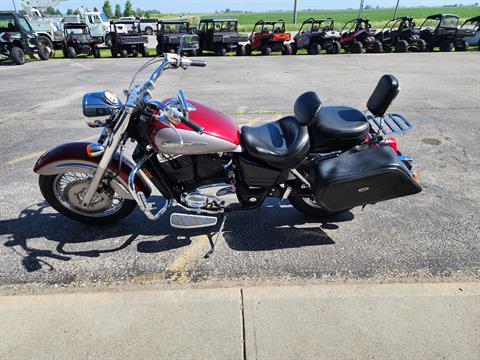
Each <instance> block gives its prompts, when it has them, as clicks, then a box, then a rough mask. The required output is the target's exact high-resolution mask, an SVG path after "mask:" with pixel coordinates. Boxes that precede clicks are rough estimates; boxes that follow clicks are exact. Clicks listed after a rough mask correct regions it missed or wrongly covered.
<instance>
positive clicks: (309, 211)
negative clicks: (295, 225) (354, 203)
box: [288, 193, 350, 218]
mask: <svg viewBox="0 0 480 360" xmlns="http://www.w3.org/2000/svg"><path fill="white" fill-rule="evenodd" d="M288 200H289V201H290V204H292V206H293V207H294V208H295V209H297V210H298V211H300V212H302V213H304V214H305V215H308V216H311V217H315V218H326V217H331V216H335V215H339V214H343V213H344V212H347V211H348V210H350V209H345V210H340V211H335V212H330V211H327V210H325V209H323V208H322V207H320V206H319V205H318V204H317V202H316V201H315V199H314V197H313V196H310V197H304V196H301V195H299V194H293V193H292V194H291V195H290V197H289V198H288Z"/></svg>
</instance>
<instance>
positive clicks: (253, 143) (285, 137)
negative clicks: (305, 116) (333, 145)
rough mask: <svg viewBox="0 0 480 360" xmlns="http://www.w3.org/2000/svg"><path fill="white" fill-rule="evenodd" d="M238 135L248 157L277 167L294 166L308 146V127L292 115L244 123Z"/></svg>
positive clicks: (302, 158)
mask: <svg viewBox="0 0 480 360" xmlns="http://www.w3.org/2000/svg"><path fill="white" fill-rule="evenodd" d="M240 137H241V141H242V146H243V147H244V148H245V150H246V151H247V153H248V154H249V155H250V156H251V157H253V158H254V159H257V160H260V161H261V162H263V163H265V164H267V165H269V166H271V167H273V168H276V169H280V170H286V169H294V168H296V167H297V166H298V165H300V163H301V162H302V161H303V160H304V159H305V157H306V156H307V154H308V152H309V149H310V142H309V136H308V128H307V127H305V126H301V125H300V124H299V123H298V121H297V119H295V118H294V117H293V116H289V117H285V118H283V119H280V120H278V121H274V122H272V123H268V124H265V125H261V126H257V127H251V126H244V127H242V132H241V135H240Z"/></svg>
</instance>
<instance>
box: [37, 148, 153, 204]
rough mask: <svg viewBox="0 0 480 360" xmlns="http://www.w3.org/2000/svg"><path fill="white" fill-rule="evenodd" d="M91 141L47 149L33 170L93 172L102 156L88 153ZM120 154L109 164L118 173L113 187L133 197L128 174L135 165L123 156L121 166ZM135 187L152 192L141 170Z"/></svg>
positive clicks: (39, 171)
mask: <svg viewBox="0 0 480 360" xmlns="http://www.w3.org/2000/svg"><path fill="white" fill-rule="evenodd" d="M89 144H91V143H89V142H74V143H68V144H63V145H60V146H57V147H55V148H53V149H52V150H49V151H47V152H46V153H45V154H43V155H42V156H40V158H39V159H38V161H37V163H36V164H35V166H34V168H33V171H34V172H36V173H37V174H40V175H57V174H62V173H65V172H69V171H75V172H84V173H93V172H95V169H96V168H97V166H98V163H99V162H100V159H101V156H99V157H91V156H89V155H88V154H87V145H89ZM119 163H120V154H119V153H116V154H115V155H114V156H113V159H112V161H111V162H110V164H109V165H108V169H109V170H110V171H111V172H112V173H114V174H117V176H115V178H114V179H113V181H112V187H113V188H114V190H116V191H118V192H119V195H121V196H122V197H124V198H129V199H130V198H132V199H133V197H132V196H131V195H130V193H129V191H128V190H127V189H128V176H129V175H130V172H131V171H132V170H133V168H134V165H133V164H132V163H131V162H130V161H129V160H128V159H126V158H124V157H122V163H121V166H119ZM135 187H136V189H137V190H139V191H142V192H143V193H144V194H145V196H149V195H150V194H151V192H152V189H151V187H150V185H149V184H148V183H147V181H146V180H145V178H144V177H143V176H142V173H141V172H138V174H137V176H136V178H135Z"/></svg>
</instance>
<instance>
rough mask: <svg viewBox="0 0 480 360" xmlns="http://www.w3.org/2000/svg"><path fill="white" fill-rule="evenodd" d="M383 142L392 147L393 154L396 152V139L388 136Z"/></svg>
mask: <svg viewBox="0 0 480 360" xmlns="http://www.w3.org/2000/svg"><path fill="white" fill-rule="evenodd" d="M385 142H386V143H387V144H388V146H390V147H391V148H392V149H393V151H395V154H398V146H397V139H395V138H388V139H387V140H385Z"/></svg>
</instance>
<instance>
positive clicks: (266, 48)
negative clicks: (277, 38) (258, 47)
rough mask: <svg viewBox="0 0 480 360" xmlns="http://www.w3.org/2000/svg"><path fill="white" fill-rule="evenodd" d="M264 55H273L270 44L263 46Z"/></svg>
mask: <svg viewBox="0 0 480 360" xmlns="http://www.w3.org/2000/svg"><path fill="white" fill-rule="evenodd" d="M262 55H263V56H270V55H272V48H271V47H270V46H268V45H264V46H263V47H262Z"/></svg>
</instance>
